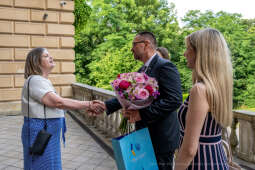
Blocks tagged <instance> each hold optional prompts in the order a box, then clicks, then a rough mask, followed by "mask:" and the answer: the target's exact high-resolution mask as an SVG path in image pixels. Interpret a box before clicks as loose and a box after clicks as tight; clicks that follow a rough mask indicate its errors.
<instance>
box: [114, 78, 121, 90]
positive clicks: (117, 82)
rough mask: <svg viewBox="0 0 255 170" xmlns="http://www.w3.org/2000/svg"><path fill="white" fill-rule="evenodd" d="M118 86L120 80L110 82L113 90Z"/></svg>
mask: <svg viewBox="0 0 255 170" xmlns="http://www.w3.org/2000/svg"><path fill="white" fill-rule="evenodd" d="M119 84H120V80H119V79H116V80H114V81H113V82H112V85H113V87H114V88H116V87H118V86H119Z"/></svg>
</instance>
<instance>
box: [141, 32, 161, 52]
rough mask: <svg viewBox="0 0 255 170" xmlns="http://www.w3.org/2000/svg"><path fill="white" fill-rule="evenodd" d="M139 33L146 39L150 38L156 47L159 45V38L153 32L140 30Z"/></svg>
mask: <svg viewBox="0 0 255 170" xmlns="http://www.w3.org/2000/svg"><path fill="white" fill-rule="evenodd" d="M137 35H140V36H142V37H144V38H145V39H147V40H149V41H150V42H151V43H152V45H153V47H154V48H156V47H157V40H156V37H155V36H154V34H153V33H152V32H149V31H142V32H139V33H138V34H137Z"/></svg>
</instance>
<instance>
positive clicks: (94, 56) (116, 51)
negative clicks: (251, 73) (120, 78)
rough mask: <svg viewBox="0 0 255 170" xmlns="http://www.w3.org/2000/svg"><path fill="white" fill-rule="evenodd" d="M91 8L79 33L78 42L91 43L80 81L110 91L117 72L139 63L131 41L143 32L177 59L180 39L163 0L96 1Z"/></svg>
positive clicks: (170, 9)
mask: <svg viewBox="0 0 255 170" xmlns="http://www.w3.org/2000/svg"><path fill="white" fill-rule="evenodd" d="M91 8H92V12H91V16H90V19H89V21H88V24H87V25H86V27H85V29H84V30H83V33H82V34H80V39H81V40H83V41H84V40H91V41H90V43H91V44H90V46H91V47H92V49H91V51H90V52H89V54H88V56H87V58H89V59H90V64H88V65H86V66H85V69H86V70H87V71H88V72H87V73H88V74H87V76H83V77H81V78H80V77H79V79H78V80H79V81H81V82H84V83H87V84H90V85H93V86H97V87H102V88H106V89H111V86H110V82H111V81H112V80H113V79H115V78H116V76H117V74H118V73H123V72H130V71H136V70H137V69H138V68H139V67H140V66H141V63H140V62H138V61H135V60H134V59H133V55H132V53H131V51H130V49H131V42H132V40H133V38H134V36H135V35H136V34H137V33H138V32H140V31H144V30H146V31H151V32H153V33H154V34H155V35H156V37H157V40H158V45H159V46H164V47H166V48H168V49H169V51H170V53H171V56H172V60H173V62H178V61H179V60H180V59H179V58H178V57H179V56H180V55H179V51H180V50H181V49H182V47H180V46H179V44H180V42H179V41H181V42H183V40H182V39H178V37H179V32H180V28H179V26H178V22H177V18H176V14H175V11H174V5H173V4H170V5H168V4H167V1H165V0H161V1H159V0H150V1H148V0H122V1H120V0H108V1H105V0H97V1H91ZM87 43H88V42H85V43H84V42H83V45H86V46H88V45H87ZM80 45H81V44H80ZM83 45H82V46H83ZM85 53H86V52H85V51H84V53H83V54H85ZM87 60H88V59H87ZM83 62H84V61H83Z"/></svg>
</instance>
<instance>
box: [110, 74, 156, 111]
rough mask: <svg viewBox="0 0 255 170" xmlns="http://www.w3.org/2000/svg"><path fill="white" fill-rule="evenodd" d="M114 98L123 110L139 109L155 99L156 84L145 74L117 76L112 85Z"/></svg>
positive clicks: (154, 80)
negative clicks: (115, 97)
mask: <svg viewBox="0 0 255 170" xmlns="http://www.w3.org/2000/svg"><path fill="white" fill-rule="evenodd" d="M111 84H112V87H113V89H114V91H115V93H116V96H117V98H118V100H119V102H120V104H121V105H122V107H123V108H125V109H141V108H144V107H147V106H149V105H150V104H151V103H152V101H153V99H155V98H157V96H158V95H159V92H158V82H157V81H156V79H154V78H152V77H149V76H147V75H146V74H145V73H138V72H131V73H122V74H118V76H117V79H116V80H114V81H113V82H112V83H111Z"/></svg>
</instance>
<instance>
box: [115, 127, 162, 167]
mask: <svg viewBox="0 0 255 170" xmlns="http://www.w3.org/2000/svg"><path fill="white" fill-rule="evenodd" d="M112 146H113V150H114V156H115V161H116V163H117V167H118V169H119V170H158V165H157V161H156V157H155V154H154V150H153V146H152V143H151V138H150V134H149V130H148V128H144V129H140V130H137V131H134V132H132V133H129V134H128V135H125V136H120V137H117V138H113V139H112Z"/></svg>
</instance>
